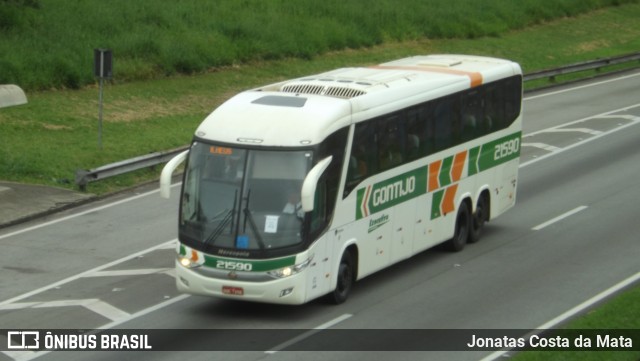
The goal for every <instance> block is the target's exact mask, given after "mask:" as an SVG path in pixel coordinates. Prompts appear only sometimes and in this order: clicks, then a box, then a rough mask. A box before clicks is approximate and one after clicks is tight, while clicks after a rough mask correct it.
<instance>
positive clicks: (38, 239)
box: [0, 72, 640, 361]
mask: <svg viewBox="0 0 640 361" xmlns="http://www.w3.org/2000/svg"><path fill="white" fill-rule="evenodd" d="M639 99H640V72H635V73H626V74H624V75H618V76H615V77H609V78H599V79H596V80H592V81H589V82H584V83H579V84H574V85H571V86H565V87H562V88H553V89H550V90H547V91H542V92H537V93H532V94H528V95H527V97H526V100H525V104H524V138H523V148H522V159H521V168H520V181H519V182H520V183H519V185H518V195H517V198H518V199H517V205H516V207H515V208H513V209H512V210H511V211H510V212H507V213H506V214H504V215H502V216H501V217H499V218H498V219H496V220H494V221H492V222H491V223H490V224H489V225H488V226H487V228H486V232H485V234H484V236H483V238H482V240H481V241H480V242H479V243H477V244H473V245H469V246H468V247H467V248H466V249H465V250H464V251H463V252H460V253H453V254H452V253H447V252H444V251H441V250H438V249H434V250H429V251H427V252H424V253H422V254H419V255H417V256H415V257H413V258H411V259H409V260H407V261H405V262H402V263H400V264H398V265H395V266H393V267H391V268H389V269H387V270H384V271H382V272H379V273H377V274H374V275H372V276H370V277H368V278H366V279H364V280H362V281H361V282H359V283H358V284H357V286H356V288H355V290H354V292H353V294H352V296H351V297H350V299H349V300H348V302H347V303H345V304H343V305H340V306H329V305H326V304H323V303H322V302H312V303H310V304H308V305H303V306H300V307H286V306H274V305H262V304H248V303H241V302H230V301H223V300H217V299H209V298H204V297H194V296H185V295H179V294H177V292H176V291H175V286H174V280H173V272H172V269H173V262H174V259H175V250H174V248H175V241H174V240H175V238H176V216H177V198H175V193H177V192H174V198H172V199H171V200H170V201H165V200H162V199H161V198H160V197H159V195H158V193H157V192H156V191H155V190H154V189H147V190H140V194H125V195H121V196H119V198H118V199H109V200H105V201H103V202H101V203H99V204H98V203H94V204H91V205H87V206H84V207H82V208H78V209H74V210H71V211H68V212H66V213H62V214H57V215H55V216H52V217H49V218H47V219H42V220H39V221H34V222H31V223H29V224H24V225H21V226H18V227H13V228H9V229H3V230H2V231H0V245H2V248H3V250H4V252H2V253H1V254H0V264H2V265H3V268H4V269H3V272H1V273H0V285H2V287H0V329H12V328H20V329H28V328H32V329H60V328H70V329H95V328H133V329H143V330H149V329H184V330H189V329H205V328H217V329H249V330H267V331H261V332H262V333H261V334H260V335H261V336H263V338H268V339H269V340H270V341H271V338H270V336H274V337H273V341H272V342H273V344H272V346H270V347H268V350H271V351H272V352H270V353H265V352H264V350H262V349H259V350H255V351H242V352H214V353H212V352H188V353H186V354H185V353H180V352H162V353H161V352H128V353H124V352H119V353H114V352H93V353H87V352H50V353H49V352H43V353H32V352H3V353H0V361H2V360H12V359H22V360H28V359H33V358H38V359H41V360H84V359H92V360H116V359H117V360H124V359H136V360H140V359H153V360H173V359H184V358H189V359H193V360H211V359H224V360H236V359H237V360H260V359H266V360H270V359H273V360H281V359H283V360H289V359H290V360H298V359H301V358H302V359H305V360H314V359H318V360H320V359H322V360H324V359H326V358H327V357H330V358H331V359H349V360H360V359H362V360H369V361H373V360H387V359H389V358H393V359H394V360H423V359H429V360H431V359H433V360H452V359H453V360H479V359H482V358H483V357H486V356H488V355H490V354H491V353H492V352H491V351H473V352H470V351H464V352H455V353H451V352H428V353H425V352H418V351H403V352H394V353H389V352H374V351H368V352H303V351H298V352H294V351H286V352H284V351H280V349H286V347H296V346H297V347H302V348H303V349H319V350H324V349H326V347H328V346H326V345H325V344H326V343H327V342H328V338H327V337H316V336H318V335H319V334H321V332H318V333H314V332H316V331H310V330H313V329H314V328H330V329H355V331H349V332H346V333H345V334H340V335H342V336H343V337H342V339H343V340H344V339H347V340H349V342H351V343H352V344H353V345H361V344H360V343H359V342H361V341H363V340H361V337H359V336H358V331H357V330H371V329H381V330H385V329H418V330H419V329H444V330H450V329H506V330H509V329H523V330H526V329H534V328H540V327H541V326H542V327H551V326H553V325H555V324H556V323H558V322H561V321H562V320H564V318H565V317H564V316H563V314H566V313H567V312H568V311H569V312H570V313H571V311H572V310H573V311H575V312H578V311H580V310H582V309H583V307H578V308H576V306H579V305H581V304H583V303H584V302H585V301H588V300H590V299H592V298H593V297H594V296H597V295H599V294H601V293H602V292H603V291H606V290H608V289H609V288H611V287H612V286H615V285H617V284H619V283H620V282H622V281H624V280H629V279H630V278H631V277H634V276H635V277H637V275H638V273H639V271H640V263H639V262H638V259H640V243H639V242H638V235H637V230H636V227H637V224H638V222H637V213H638V209H639V208H638V199H640V182H638V181H637V179H638V176H640V166H638V165H639V164H640V124H639V123H640V100H639ZM176 189H177V188H176ZM590 303H591V302H587V304H585V305H583V306H588V305H589V304H590ZM274 329H281V330H283V331H281V332H277V331H276V332H273V331H269V330H274ZM292 329H293V330H294V332H291V331H287V330H292ZM371 336H372V337H378V338H379V339H378V340H375V339H374V343H375V342H377V343H378V344H381V343H383V342H384V341H385V340H384V332H380V333H375V332H374V333H373V334H372V335H371ZM406 336H407V338H409V339H410V338H412V337H414V338H419V337H424V338H429V337H434V338H435V335H434V334H433V333H431V334H429V333H427V334H424V333H420V332H416V333H415V334H414V335H412V334H411V333H407V335H406ZM175 337H176V338H183V339H184V342H188V341H189V340H190V339H189V338H190V336H189V334H187V333H180V332H177V333H176V335H175ZM1 338H2V335H0V342H5V340H4V339H1ZM216 341H217V340H216V339H211V340H206V341H203V342H209V343H215V342H216ZM387 341H388V340H387ZM417 341H420V340H417ZM424 341H425V342H427V341H428V340H426V339H425V340H424ZM230 342H231V344H233V342H242V340H241V341H238V340H231V341H230ZM335 342H336V344H337V342H338V341H337V340H336V341H335ZM365 344H366V343H365ZM370 344H371V342H369V343H368V345H370ZM300 345H304V346H300ZM362 345H364V344H362ZM354 347H361V348H364V349H368V348H367V347H370V346H354Z"/></svg>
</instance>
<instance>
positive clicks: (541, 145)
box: [522, 143, 562, 152]
mask: <svg viewBox="0 0 640 361" xmlns="http://www.w3.org/2000/svg"><path fill="white" fill-rule="evenodd" d="M522 146H523V147H534V148H540V149H544V150H547V151H549V152H557V151H559V150H560V149H562V148H558V147H556V146H553V145H549V144H546V143H522Z"/></svg>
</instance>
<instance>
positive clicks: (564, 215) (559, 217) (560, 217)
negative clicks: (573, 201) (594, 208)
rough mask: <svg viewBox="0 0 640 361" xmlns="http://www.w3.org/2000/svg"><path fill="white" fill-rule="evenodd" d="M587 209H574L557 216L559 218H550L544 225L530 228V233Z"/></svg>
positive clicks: (585, 207)
mask: <svg viewBox="0 0 640 361" xmlns="http://www.w3.org/2000/svg"><path fill="white" fill-rule="evenodd" d="M587 208H589V207H587V206H580V207H576V208H574V209H572V210H570V211H569V212H566V213H562V214H561V215H559V216H557V217H555V218H552V219H550V220H548V221H546V222H544V223H540V224H539V225H537V226H535V227H533V228H531V230H532V231H539V230H541V229H543V228H546V227H548V226H550V225H552V224H554V223H556V222H559V221H561V220H563V219H565V218H567V217H570V216H572V215H574V214H576V213H578V212H581V211H584V210H585V209H587Z"/></svg>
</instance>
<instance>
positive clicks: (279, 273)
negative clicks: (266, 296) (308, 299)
mask: <svg viewBox="0 0 640 361" xmlns="http://www.w3.org/2000/svg"><path fill="white" fill-rule="evenodd" d="M312 259H313V256H311V257H309V258H307V260H306V261H304V262H302V263H298V264H296V265H293V266H287V267H283V268H280V269H276V270H273V271H269V272H267V273H268V274H269V276H271V277H273V278H286V277H289V276H293V275H294V274H296V273H300V272H302V271H303V270H304V269H305V268H307V267H308V266H309V264H310V263H311V260H312Z"/></svg>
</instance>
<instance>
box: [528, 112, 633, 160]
mask: <svg viewBox="0 0 640 361" xmlns="http://www.w3.org/2000/svg"><path fill="white" fill-rule="evenodd" d="M639 106H640V103H639V104H635V105H632V106H630V107H624V108H620V109H616V110H613V111H611V112H607V113H603V114H600V115H595V116H592V117H587V118H583V119H578V120H575V121H572V122H569V123H566V124H562V125H559V126H556V127H552V128H549V129H543V130H539V131H537V132H533V133H529V134H527V135H525V136H523V138H526V137H530V136H532V135H536V134H539V133H544V132H548V131H549V130H550V129H555V128H560V127H564V126H567V125H570V124H575V123H579V122H584V121H586V120H590V119H594V118H603V117H606V116H609V115H610V113H615V112H623V111H628V110H629V109H633V108H637V107H639ZM638 123H640V117H633V118H632V119H631V122H629V123H627V124H624V125H621V126H619V127H616V128H613V129H611V130H609V131H606V132H602V133H601V134H598V135H594V136H593V137H589V138H586V139H584V140H581V141H579V142H576V143H573V144H571V145H568V146H566V147H563V148H561V149H559V150H557V151H555V152H550V153H547V154H544V155H542V156H540V157H538V158H534V159H532V160H530V161H528V162H524V163H522V164H520V168H524V167H527V166H529V165H531V164H534V163H536V162H539V161H541V160H543V159H547V158H549V157H552V156H554V155H556V154H560V153H562V152H565V151H567V150H570V149H573V148H576V147H579V146H581V145H583V144H585V143H589V142H592V141H594V140H596V139H600V138H602V137H604V136H607V135H609V134H613V133H615V132H619V131H621V130H623V129H626V128H629V127H632V126H634V125H636V124H638Z"/></svg>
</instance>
